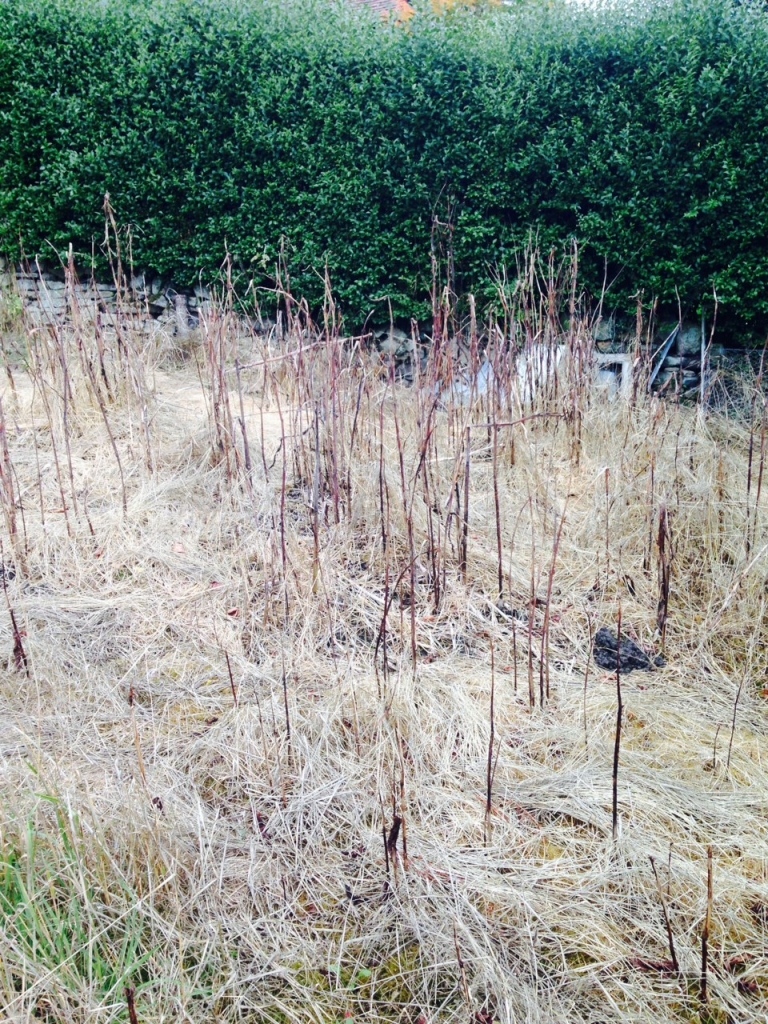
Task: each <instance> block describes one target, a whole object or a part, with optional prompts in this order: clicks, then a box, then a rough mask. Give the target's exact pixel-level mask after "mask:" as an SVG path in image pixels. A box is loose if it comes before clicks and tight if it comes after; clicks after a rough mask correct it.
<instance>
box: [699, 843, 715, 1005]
mask: <svg viewBox="0 0 768 1024" xmlns="http://www.w3.org/2000/svg"><path fill="white" fill-rule="evenodd" d="M711 927H712V847H711V846H708V847H707V913H706V916H705V917H704V927H703V928H702V931H701V987H700V995H701V1002H702V1004H703V1005H705V1006H706V1004H707V1003H708V1002H709V992H708V989H707V975H708V974H709V931H710V928H711Z"/></svg>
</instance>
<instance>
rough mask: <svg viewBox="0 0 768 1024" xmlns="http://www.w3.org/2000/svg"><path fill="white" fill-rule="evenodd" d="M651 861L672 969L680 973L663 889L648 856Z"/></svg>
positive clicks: (653, 863) (654, 862)
mask: <svg viewBox="0 0 768 1024" xmlns="http://www.w3.org/2000/svg"><path fill="white" fill-rule="evenodd" d="M648 859H649V860H650V862H651V868H652V869H653V877H654V879H655V880H656V891H657V893H658V894H659V902H660V903H661V912H662V914H663V915H664V927H665V929H666V932H667V944H668V945H669V958H670V960H671V961H672V969H673V970H674V972H675V974H679V973H680V964H679V963H678V960H677V952H676V950H675V939H674V936H673V935H672V925H671V924H670V920H669V911H668V910H667V901H666V900H665V899H664V890H663V889H662V888H661V882H660V881H659V873H658V871H657V870H656V861H655V860H654V858H653V857H649V858H648Z"/></svg>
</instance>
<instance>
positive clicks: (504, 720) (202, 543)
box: [0, 315, 768, 1024]
mask: <svg viewBox="0 0 768 1024" xmlns="http://www.w3.org/2000/svg"><path fill="white" fill-rule="evenodd" d="M238 331H239V329H238V327H237V325H236V324H235V323H234V321H233V320H231V319H229V318H227V317H226V316H224V315H219V316H217V317H212V318H211V320H210V321H206V322H204V324H203V327H202V337H201V340H200V346H199V348H197V349H196V350H194V351H193V354H192V356H190V357H189V358H188V359H187V360H186V361H177V362H176V363H174V364H171V362H169V359H168V356H167V351H164V350H163V349H162V345H160V346H155V347H153V348H152V349H151V350H150V349H148V348H142V347H140V346H139V344H138V342H136V341H134V340H133V339H132V337H131V336H130V333H129V332H128V333H120V335H119V337H118V336H116V335H115V334H114V333H113V334H111V335H110V334H109V332H103V333H102V335H101V336H98V335H96V334H94V333H93V331H92V330H91V329H90V328H89V329H87V330H86V328H83V327H81V328H78V329H73V330H68V331H58V332H57V331H52V330H47V331H46V330H41V331H37V332H36V333H35V332H34V331H32V332H31V333H30V334H29V335H28V337H27V340H26V344H27V346H28V367H29V369H28V370H26V371H25V370H23V369H21V368H20V366H19V365H18V363H17V364H16V365H15V367H14V368H13V369H12V374H13V385H14V387H13V388H12V387H11V384H10V382H9V381H7V382H6V386H5V387H4V390H3V394H2V403H3V410H4V418H5V433H6V438H7V456H6V458H5V459H4V461H3V477H2V481H3V488H4V490H3V494H4V511H5V525H4V531H3V546H4V556H3V567H4V569H3V575H4V578H5V583H6V595H7V603H6V602H5V599H3V601H4V607H3V610H2V612H1V613H0V652H2V654H3V657H4V659H5V667H4V669H3V671H2V676H1V677H0V702H1V707H2V713H1V714H0V773H1V774H0V787H1V788H0V793H1V795H2V803H1V804H0V844H1V846H0V903H1V910H0V914H1V915H2V916H1V917H0V1003H2V1005H3V1007H4V1014H5V1017H6V1019H8V1020H12V1021H14V1022H16V1021H18V1022H21V1021H25V1022H26V1021H32V1020H47V1021H56V1022H59V1021H62V1022H64V1021H66V1022H70V1021H72V1022H75V1021H77V1022H80V1021H88V1022H91V1021H93V1022H96V1021H98V1022H107V1021H115V1020H128V1019H129V1012H130V1011H129V1003H131V1004H132V1010H133V1012H134V1013H135V1020H137V1021H140V1022H142V1024H148V1022H160V1021H194V1022H200V1024H202V1022H210V1021H221V1022H224V1021H253V1022H257V1021H258V1022H261V1021H264V1022H267V1021H269V1022H287V1021H291V1022H293V1021H301V1022H305V1021H306V1022H310V1021H312V1022H317V1024H327V1022H331V1021H343V1020H350V1019H354V1020H360V1021H362V1020H365V1021H371V1022H373V1021H410V1022H412V1024H416V1022H421V1024H426V1022H429V1024H433V1022H438V1021H440V1022H442V1021H462V1022H472V1021H475V1022H481V1024H482V1022H490V1021H500V1022H504V1024H511V1022H526V1024H528V1022H530V1024H555V1022H561V1024H565V1022H568V1024H574V1022H582V1021H583V1022H591V1024H598V1022H601V1024H608V1022H619V1021H621V1022H632V1021H634V1022H650V1021H654V1022H662V1021H664V1022H667V1021H668V1022H672V1021H691V1022H692V1021H702V1022H703V1021H717V1022H721V1021H722V1022H725V1021H733V1022H737V1021H738V1022H744V1024H747V1022H755V1021H758V1020H761V1019H764V1018H765V1016H766V1013H768V963H767V962H766V952H765V951H766V931H767V930H768V859H767V858H768V826H767V825H766V813H767V812H768V760H767V758H768V746H767V745H766V732H767V729H768V721H767V719H766V696H765V692H764V686H765V680H766V658H767V655H766V650H765V639H766V619H765V600H766V578H767V577H768V530H766V520H765V508H764V505H765V502H764V500H763V497H762V494H761V489H762V480H761V479H760V481H758V470H759V473H760V477H762V461H761V459H760V448H761V437H762V442H763V448H764V440H765V438H764V435H761V433H760V427H759V423H758V427H757V431H756V432H754V431H753V432H752V435H751V436H752V447H753V459H752V473H751V478H750V480H749V487H748V480H747V478H748V474H749V448H750V427H749V423H747V424H746V425H745V424H744V423H743V422H738V421H736V420H733V419H728V418H727V417H725V416H722V415H719V414H718V415H714V414H713V415H710V416H709V417H708V418H706V419H705V418H704V417H703V416H702V415H701V414H700V412H699V411H697V410H695V409H684V408H678V407H675V406H674V405H672V404H665V403H662V402H659V401H658V400H656V399H647V398H645V397H643V396H642V395H640V396H639V397H638V398H637V400H636V401H635V402H634V403H633V404H626V403H623V402H614V403H607V402H605V401H603V400H600V398H599V396H598V395H597V394H596V393H595V392H594V390H593V388H592V385H591V384H590V383H589V380H588V374H585V375H584V376H580V377H578V378H576V377H574V376H573V375H572V374H571V376H570V377H569V376H568V374H569V373H571V371H564V374H565V376H563V379H562V380H561V383H560V391H559V393H558V394H557V395H554V394H549V395H543V394H542V393H540V394H539V396H538V399H537V405H536V408H535V410H531V409H525V408H523V407H521V406H520V404H519V400H518V397H517V394H516V389H515V387H514V380H513V376H514V375H511V376H510V374H509V373H508V374H507V376H506V377H505V378H503V379H502V377H503V375H500V377H499V380H500V383H499V386H498V387H497V388H494V389H492V391H491V392H490V393H488V394H486V395H484V396H480V397H479V399H478V400H476V401H474V403H469V402H466V401H464V402H459V401H454V400H453V398H448V399H446V400H443V401H437V400H435V397H434V396H435V387H436V384H435V382H436V381H437V380H444V378H445V375H446V374H448V375H450V374H451V373H453V372H454V371H453V369H452V368H451V366H450V364H449V363H447V362H446V361H445V359H443V360H442V361H441V359H440V358H433V359H432V360H431V362H430V365H429V367H428V368H427V370H426V371H425V373H426V379H425V381H423V382H422V386H420V387H419V386H414V387H407V386H405V385H402V384H399V383H397V382H395V381H394V380H392V379H391V377H388V375H387V372H386V370H382V368H381V366H380V365H379V363H378V361H377V359H376V358H375V357H372V356H370V355H368V354H366V353H364V352H362V351H361V350H360V348H359V346H355V345H354V344H351V343H347V344H342V342H341V341H339V339H337V338H334V337H330V338H328V337H324V338H323V337H320V338H318V337H317V336H311V335H308V334H306V333H305V334H302V335H300V334H296V335H295V336H294V337H293V340H292V341H290V342H286V343H285V344H284V346H282V347H280V348H278V347H277V346H276V345H275V344H274V343H272V344H270V343H269V339H266V340H265V339H254V338H247V337H246V338H244V337H243V336H242V334H239V333H238ZM572 340H573V339H572ZM238 345H239V346H240V347H239V349H237V346H238ZM499 351H500V352H501V350H499ZM502 356H503V353H502V354H501V355H500V356H499V360H501V359H502ZM236 359H238V360H239V362H240V363H241V364H242V365H244V366H245V367H246V368H245V369H243V370H242V371H241V374H240V380H241V391H242V403H243V404H242V411H243V412H244V420H243V422H244V427H245V431H243V429H242V428H241V425H240V423H239V422H238V417H240V415H241V407H240V394H239V393H238V387H237V374H236V373H235V372H234V367H235V360H236ZM498 365H501V362H499V363H498ZM760 402H761V403H762V399H761V400H760ZM761 410H762V404H759V405H758V411H761ZM532 411H536V412H539V413H541V412H547V413H548V414H549V417H548V418H540V419H528V420H527V421H526V422H517V421H519V420H521V419H523V418H524V417H525V416H526V415H530V413H531V412H532ZM488 422H493V423H500V422H504V423H508V422H515V423H516V425H515V426H511V427H500V428H498V429H495V428H493V429H490V430H489V429H488V428H487V427H486V426H483V425H482V424H486V423H488ZM473 424H475V426H472V425H473ZM468 427H469V428H470V433H469V437H470V449H471V452H470V459H469V462H467V446H466V439H467V436H468V435H467V428H468ZM244 436H245V437H247V440H248V447H247V452H246V446H245V443H244ZM118 460H119V463H118ZM248 462H250V468H248V465H247V464H248ZM467 465H469V481H470V487H469V506H468V508H469V516H468V525H467V528H466V546H465V545H464V540H463V536H464V521H465V508H466V504H465V502H466V490H465V481H466V478H467ZM121 478H122V479H121ZM495 493H497V495H498V516H497V511H496V509H497V504H496V499H495ZM123 500H124V501H125V509H124V508H123ZM662 509H664V510H665V512H666V516H667V518H668V522H669V525H670V530H669V532H670V537H668V538H667V540H666V550H667V552H669V551H670V550H671V552H672V557H671V562H670V564H669V574H670V582H669V596H668V618H667V622H666V640H665V644H664V648H665V654H666V657H667V661H668V664H667V667H666V668H664V669H663V670H660V671H658V672H656V673H653V674H642V673H636V674H632V675H628V676H625V677H623V678H622V680H621V683H622V690H623V704H624V711H623V718H622V735H621V747H620V757H619V769H618V780H617V794H618V803H617V812H618V820H617V835H616V837H615V838H614V837H613V836H612V763H613V757H614V744H615V730H616V706H617V692H616V679H615V677H614V676H612V675H610V674H606V673H604V672H602V671H601V670H599V669H597V668H596V667H595V665H594V663H592V662H591V659H590V636H591V635H592V634H593V633H594V631H595V630H596V629H597V628H598V627H599V626H601V625H605V624H608V625H611V626H612V627H614V628H615V625H616V622H617V619H618V616H619V609H620V610H621V620H622V623H623V628H624V629H625V630H626V632H628V633H629V634H630V635H633V636H634V637H636V639H637V640H638V641H639V642H640V643H641V644H642V645H644V646H646V647H647V648H648V649H651V648H652V649H654V650H656V651H658V650H659V649H660V647H661V640H660V637H659V635H658V633H657V625H658V621H659V599H660V572H661V565H660V563H661V558H660V552H659V521H660V513H661V510H662ZM65 510H66V511H65ZM497 523H498V528H499V531H500V535H501V545H502V558H501V576H502V593H501V594H499V585H498V579H499V560H498V551H497V545H498V535H497ZM670 543H671V549H670ZM662 596H663V595H662ZM10 610H12V611H13V615H14V617H15V620H16V623H17V626H18V635H15V634H14V630H13V628H12V623H11V616H10V614H9V611H10ZM19 645H21V646H20V647H19ZM547 690H548V693H547ZM492 694H493V708H492V704H491V702H492ZM542 695H543V699H542ZM491 723H492V725H493V734H491ZM489 764H490V766H491V767H490V775H491V779H490V781H491V792H490V799H489V793H488V783H489ZM489 805H490V806H489ZM708 848H711V850H712V863H713V899H712V904H711V915H710V916H711V922H710V933H709V952H708V970H707V981H708V986H707V997H708V1003H707V1004H706V1005H705V1004H704V1003H702V1001H701V939H702V929H703V927H704V922H705V917H706V914H707V851H708ZM650 858H654V861H655V865H656V870H657V872H658V879H659V882H658V885H657V883H656V881H655V879H654V874H653V871H652V867H651V862H650ZM665 911H666V913H667V915H668V918H669V924H670V929H671V933H672V936H673V943H674V947H675V956H676V958H677V961H678V964H679V971H675V970H674V967H673V965H672V964H671V958H670V949H669V940H668V934H667V931H666V929H665V922H664V912H665ZM126 990H128V991H126Z"/></svg>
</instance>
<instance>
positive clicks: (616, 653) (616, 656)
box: [592, 626, 666, 675]
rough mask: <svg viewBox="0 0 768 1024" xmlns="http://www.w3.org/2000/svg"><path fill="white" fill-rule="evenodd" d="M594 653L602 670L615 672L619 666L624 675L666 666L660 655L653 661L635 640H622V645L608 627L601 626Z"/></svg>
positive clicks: (596, 636) (651, 670)
mask: <svg viewBox="0 0 768 1024" xmlns="http://www.w3.org/2000/svg"><path fill="white" fill-rule="evenodd" d="M592 653H593V654H594V656H595V662H596V663H597V664H598V665H599V666H600V668H604V669H606V670H607V671H608V672H615V671H616V666H617V665H618V668H619V672H620V673H621V674H622V675H626V673H627V672H634V671H638V672H653V670H654V667H658V668H661V667H663V666H664V665H665V664H666V663H665V661H664V658H662V657H661V656H660V655H659V656H658V657H656V658H654V659H653V660H651V658H649V657H648V655H647V654H646V653H645V651H644V650H643V649H642V647H638V645H637V644H636V643H635V642H634V640H630V639H629V638H628V637H626V636H623V637H622V638H621V644H619V643H618V641H617V638H616V634H615V633H612V632H611V631H610V629H608V627H607V626H601V628H600V629H598V631H597V633H595V641H594V644H593V645H592Z"/></svg>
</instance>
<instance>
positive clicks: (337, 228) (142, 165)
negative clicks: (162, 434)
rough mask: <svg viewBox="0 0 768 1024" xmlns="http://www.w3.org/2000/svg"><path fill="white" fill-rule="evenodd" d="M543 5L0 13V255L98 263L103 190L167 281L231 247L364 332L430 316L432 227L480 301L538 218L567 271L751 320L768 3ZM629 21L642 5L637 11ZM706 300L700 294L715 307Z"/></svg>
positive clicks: (757, 278) (756, 307)
mask: <svg viewBox="0 0 768 1024" xmlns="http://www.w3.org/2000/svg"><path fill="white" fill-rule="evenodd" d="M627 6H628V7H629V9H627V10H624V11H623V12H622V11H617V10H610V9H609V8H606V9H604V10H602V11H601V10H597V11H594V10H593V11H579V10H578V9H577V8H574V7H572V6H571V7H569V6H567V5H565V6H562V7H560V6H558V5H551V4H550V5H547V6H539V7H530V8H524V9H522V10H518V11H515V12H512V13H510V12H507V11H500V12H498V13H496V14H493V13H490V14H489V13H483V14H482V15H478V14H467V15H463V16H462V15H457V16H452V17H447V18H442V19H435V18H432V17H431V16H429V15H426V14H424V15H421V14H420V15H418V16H417V17H416V18H414V19H413V20H412V21H411V22H410V24H409V26H408V28H407V29H403V28H391V27H386V26H383V25H382V24H381V23H379V22H378V21H377V20H376V19H375V18H373V17H369V16H367V15H366V14H365V13H360V12H359V11H357V10H356V9H354V8H352V7H351V5H349V4H346V5H345V4H340V5H337V4H334V3H332V2H331V0H315V2H312V0H306V2H304V0H285V2H281V3H279V4H278V3H276V2H273V0H0V251H4V252H6V254H7V255H9V256H10V257H12V258H15V257H17V256H18V254H19V252H20V249H21V248H23V249H24V250H25V251H26V252H27V253H28V254H29V253H41V254H42V255H45V254H46V252H50V251H51V250H50V246H51V245H52V246H53V247H55V248H58V249H59V250H62V249H66V247H67V246H68V244H69V243H70V242H72V243H74V245H75V247H76V251H77V252H78V253H79V254H81V258H82V260H83V261H84V262H86V263H87V262H89V261H90V258H91V252H92V249H93V246H94V239H95V245H96V251H97V254H98V248H99V243H100V240H101V239H102V238H103V232H104V229H103V214H102V212H101V208H102V202H103V196H104V193H105V192H109V194H110V197H111V201H112V204H113V206H114V208H115V211H116V215H117V218H118V220H119V222H120V223H121V224H122V225H126V226H128V225H129V226H130V229H131V235H132V246H133V254H134V261H135V264H136V265H137V266H140V267H142V268H147V269H151V270H153V271H156V272H157V273H159V274H160V275H162V276H164V277H166V278H172V279H173V280H174V282H175V283H176V284H177V285H179V286H183V285H188V284H191V283H192V282H193V281H196V280H197V279H198V276H199V274H200V273H201V272H202V274H203V277H210V276H211V275H213V274H215V272H216V270H217V268H218V267H219V265H220V263H221V261H222V259H223V256H224V254H225V252H226V251H229V252H230V253H231V254H232V256H233V258H234V259H235V261H236V264H237V265H238V266H240V267H241V268H243V269H244V270H245V271H246V272H250V271H252V272H253V273H254V274H255V276H256V279H257V282H258V283H266V282H267V279H268V276H269V273H270V271H271V268H272V267H273V266H274V262H275V259H276V257H277V254H278V253H279V251H280V249H281V245H282V246H283V248H284V252H285V261H286V265H287V268H288V271H289V273H290V277H291V286H292V289H293V290H294V292H295V293H302V294H304V295H306V296H307V297H309V299H310V300H311V301H312V302H317V301H320V299H321V296H322V293H323V287H322V281H321V279H320V273H321V272H322V270H323V268H324V267H325V266H327V267H328V270H329V272H330V276H331V280H332V282H333V285H334V288H335V291H336V294H337V296H338V298H339V300H340V303H341V305H342V308H343V310H344V312H345V313H346V314H347V316H348V318H349V319H351V320H352V321H356V322H362V321H363V320H365V318H366V317H368V316H369V315H370V314H371V313H372V311H373V314H374V317H375V318H376V319H379V320H386V319H387V318H388V316H389V312H388V304H387V303H388V301H389V302H391V304H392V308H393V311H394V313H395V315H396V316H411V315H416V316H420V317H423V316H425V315H426V314H427V311H428V308H429V303H428V295H429V289H430V281H431V269H430V268H431V259H430V244H431V237H432V225H433V217H437V218H438V219H439V220H440V221H442V222H450V223H451V224H452V231H450V232H449V231H448V229H444V228H443V229H440V231H439V232H438V234H439V235H440V244H441V246H442V248H443V250H444V249H445V247H446V245H447V244H448V241H447V240H448V237H449V235H450V237H451V238H452V244H453V249H454V258H455V268H456V290H457V291H459V292H467V291H472V292H474V293H475V294H476V295H478V296H479V297H480V298H481V299H482V300H490V299H491V298H492V296H493V293H494V280H495V279H496V278H497V276H498V273H499V270H500V268H501V267H502V266H504V265H509V264H511V265H512V266H514V261H515V252H516V251H517V250H519V247H520V246H521V245H522V244H525V242H526V240H527V239H528V238H529V236H530V233H531V231H534V232H535V233H536V235H537V236H538V239H539V244H540V246H541V247H542V248H543V249H544V251H547V250H548V249H549V247H550V246H554V247H555V248H556V250H558V251H562V249H563V248H565V247H567V246H568V245H569V244H570V240H571V239H572V238H573V237H574V236H575V237H576V238H578V239H579V241H580V243H581V245H582V253H581V268H582V273H583V281H584V282H585V283H586V285H587V286H588V287H590V288H592V289H593V290H594V291H599V289H600V286H601V283H602V281H603V278H604V277H605V276H606V275H607V279H608V280H609V281H614V279H615V282H614V284H613V285H612V294H613V295H615V296H616V302H617V303H625V304H631V301H632V300H631V296H632V295H633V294H635V293H636V292H637V291H638V290H643V292H644V294H645V296H646V298H648V297H650V296H651V295H658V296H659V297H660V298H661V299H662V300H663V301H665V302H672V303H674V304H675V306H676V302H677V298H676V295H677V294H679V295H680V298H681V301H682V302H683V304H684V306H685V307H686V308H688V309H690V310H693V309H695V308H698V307H699V306H700V305H701V304H702V303H704V304H706V303H707V302H710V304H711V295H712V289H713V287H715V288H716V289H717V293H718V296H719V299H720V302H721V304H722V309H723V310H724V311H726V312H728V313H730V314H731V315H733V316H736V317H740V318H742V319H744V320H748V321H752V322H753V323H755V322H761V321H764V320H765V319H766V317H768V14H766V11H765V8H764V6H763V5H759V4H754V3H746V4H741V5H735V4H733V3H732V2H730V0H668V2H658V0H657V2H652V3H650V4H647V5H634V6H633V5H627ZM638 6H639V7H640V9H638ZM708 297H709V298H708Z"/></svg>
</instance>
